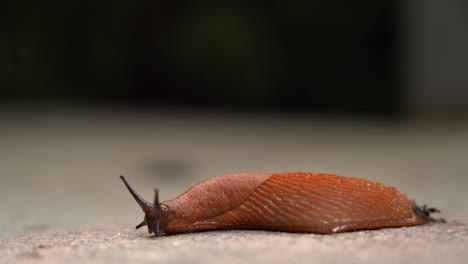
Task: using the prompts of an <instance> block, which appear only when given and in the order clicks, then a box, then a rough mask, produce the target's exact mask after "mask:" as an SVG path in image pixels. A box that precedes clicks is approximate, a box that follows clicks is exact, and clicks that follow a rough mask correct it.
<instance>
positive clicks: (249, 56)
mask: <svg viewBox="0 0 468 264" xmlns="http://www.w3.org/2000/svg"><path fill="white" fill-rule="evenodd" d="M393 7H394V4H393V3H392V2H390V1H370V0H359V1H345V0H333V1H289V2H288V1H286V2H285V1H276V2H267V3H258V2H257V3H254V2H251V1H227V2H222V3H210V4H207V3H205V4H197V5H195V4H193V3H191V2H188V1H178V2H177V3H171V2H168V1H166V2H163V1H148V0H145V1H136V2H132V1H113V2H102V1H97V2H95V1H89V0H84V1H79V2H73V3H69V2H68V3H67V2H62V1H56V0H55V1H53V0H46V1H28V0H23V1H9V2H8V3H7V4H6V6H5V8H4V9H3V11H1V12H2V15H3V16H2V17H1V18H0V19H1V32H2V33H1V35H0V56H1V58H2V59H1V60H0V86H1V94H0V95H1V99H3V101H7V102H21V101H27V102H31V101H32V102H36V101H38V102H41V101H45V102H49V101H85V102H96V103H98V102H103V101H105V102H123V103H138V104H140V103H141V104H150V105H161V104H162V105H172V104H176V105H182V104H183V105H186V104H190V105H193V104H195V105H217V106H237V107H271V108H279V109H305V110H310V111H321V112H346V111H352V112H373V113H374V112H377V113H380V112H381V113H393V112H394V111H396V110H397V107H398V91H397V89H396V87H395V86H396V85H395V84H396V75H395V69H394V68H395V60H396V59H395V49H396V48H395V32H394V30H395V25H394V19H395V18H394V16H395V14H394V8H393Z"/></svg>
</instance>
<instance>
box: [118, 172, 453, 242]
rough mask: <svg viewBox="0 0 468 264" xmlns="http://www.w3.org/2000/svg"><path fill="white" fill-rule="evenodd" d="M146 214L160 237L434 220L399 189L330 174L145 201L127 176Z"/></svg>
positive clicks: (220, 186)
mask: <svg viewBox="0 0 468 264" xmlns="http://www.w3.org/2000/svg"><path fill="white" fill-rule="evenodd" d="M120 178H121V179H122V181H123V182H124V184H125V186H126V187H127V188H128V190H129V191H130V193H131V195H132V196H133V198H135V200H136V201H137V203H138V204H139V205H140V207H141V209H142V210H143V212H144V213H145V218H144V220H143V222H141V223H140V224H139V225H137V226H136V228H137V229H138V228H140V227H142V226H145V225H146V226H148V232H149V233H150V234H151V233H154V235H155V236H161V235H165V234H177V233H186V232H196V231H208V230H220V229H260V230H272V231H285V232H304V233H316V234H332V233H340V232H346V231H353V230H365V229H379V228H385V227H401V226H415V225H421V224H424V223H427V222H445V220H444V219H442V218H441V219H434V218H432V217H431V216H430V214H431V213H435V212H440V211H439V210H437V209H435V208H427V207H426V206H425V205H424V206H418V205H416V204H415V202H414V201H413V200H410V199H408V197H407V196H406V195H405V194H403V193H400V192H398V191H397V190H396V189H395V188H394V187H389V186H385V185H383V184H381V183H378V182H372V181H368V180H366V179H359V178H354V177H344V176H339V175H334V174H326V173H311V172H291V173H277V174H263V173H238V174H228V175H223V176H218V177H214V178H210V179H207V180H204V181H202V182H200V183H198V184H196V185H195V186H193V187H191V188H190V189H188V190H187V191H186V192H185V193H183V194H181V195H180V196H178V197H176V198H174V199H172V200H168V201H165V202H162V203H160V202H159V197H158V190H157V189H155V196H154V203H153V204H151V203H149V202H147V201H145V200H144V199H143V198H142V197H141V196H140V195H139V194H137V193H136V192H135V190H134V189H133V188H132V187H131V186H130V185H129V183H128V182H127V181H126V180H125V178H124V177H123V176H120Z"/></svg>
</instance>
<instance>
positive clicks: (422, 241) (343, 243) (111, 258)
mask: <svg viewBox="0 0 468 264" xmlns="http://www.w3.org/2000/svg"><path fill="white" fill-rule="evenodd" d="M0 242H1V243H0V259H1V260H2V263H22V262H36V263H152V264H154V263H194V262H196V263H225V264H228V263H466V261H467V259H468V251H467V250H466V249H467V247H466V246H467V245H468V227H467V225H466V224H461V223H454V222H452V223H449V224H445V225H442V224H433V225H427V226H419V227H412V228H399V229H384V230H379V231H361V232H351V233H344V234H338V235H313V234H290V233H281V232H266V231H222V232H221V231H217V232H204V233H194V234H184V235H177V236H166V237H149V236H148V234H147V233H145V232H142V231H138V232H137V231H135V230H133V229H129V228H128V227H123V226H112V225H108V226H103V227H93V228H87V229H79V230H76V231H68V232H46V233H39V234H38V233H33V234H28V235H23V236H19V237H13V238H7V239H1V240H0Z"/></svg>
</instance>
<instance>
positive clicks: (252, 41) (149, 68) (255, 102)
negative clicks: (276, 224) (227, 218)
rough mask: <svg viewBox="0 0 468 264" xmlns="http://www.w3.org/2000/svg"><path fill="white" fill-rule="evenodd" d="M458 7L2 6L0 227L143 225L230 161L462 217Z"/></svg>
mask: <svg viewBox="0 0 468 264" xmlns="http://www.w3.org/2000/svg"><path fill="white" fill-rule="evenodd" d="M467 10H468V5H467V4H466V2H465V1H463V0H452V1H444V2H443V3H441V2H440V1H435V0H426V1H422V0H417V1H409V2H404V1H370V0H358V1H352V2H350V1H345V0H333V1H291V2H285V1H282V2H280V1H276V2H275V1H273V2H271V1H269V2H267V3H260V2H255V3H254V2H252V1H225V2H223V3H210V2H207V3H203V4H193V3H192V2H190V1H178V2H177V3H171V2H170V1H169V2H168V1H166V2H164V1H136V2H131V1H113V2H95V1H87V0H85V1H80V2H77V3H65V2H62V1H54V0H46V1H40V2H37V1H27V0H23V1H9V2H7V3H4V4H3V5H2V9H1V11H0V14H1V15H0V110H1V112H0V179H1V182H2V183H1V185H0V206H1V207H0V209H1V210H0V234H6V233H17V232H20V233H21V232H29V231H42V230H48V229H51V228H55V227H58V228H72V227H78V226H83V225H87V224H107V223H127V222H132V223H133V222H135V223H137V222H139V221H140V220H141V218H142V217H143V216H142V215H141V214H140V212H139V209H138V207H137V206H136V204H134V202H133V201H132V198H131V197H130V195H128V194H127V193H126V190H125V189H124V188H123V186H122V184H121V183H120V182H119V180H118V178H117V176H118V175H120V174H125V175H127V177H128V179H129V181H130V182H132V183H134V184H135V187H136V188H137V190H140V192H141V193H142V194H143V196H144V197H147V198H148V200H151V199H152V198H151V195H152V190H153V188H154V187H155V186H157V187H159V188H160V189H161V195H162V198H163V200H164V199H169V198H173V197H175V196H176V195H177V194H179V193H181V192H183V191H184V190H185V189H187V188H188V187H189V186H191V185H192V184H194V183H196V182H197V181H199V180H201V179H204V178H206V177H211V176H215V175H219V174H224V173H229V172H244V171H256V172H281V171H298V170H304V171H324V172H332V173H338V174H343V175H353V176H357V177H363V178H368V179H371V180H376V181H382V182H384V183H386V184H388V185H393V186H396V187H397V188H398V189H400V190H402V191H404V192H405V193H408V195H409V196H411V197H413V198H415V199H416V200H418V201H422V203H428V204H430V205H434V206H437V207H440V208H442V209H443V210H444V211H448V214H449V215H455V216H458V215H461V216H467V215H468V209H467V208H466V204H467V202H468V198H467V196H466V195H464V194H463V193H464V192H465V190H464V189H465V188H464V187H466V184H467V183H468V182H467V181H468V179H467V178H468V177H467V175H466V173H467V171H468V165H467V161H468V160H467V157H468V122H467V115H468V103H467V102H468V74H467V70H468V48H467V47H468V26H467V25H468V11H467Z"/></svg>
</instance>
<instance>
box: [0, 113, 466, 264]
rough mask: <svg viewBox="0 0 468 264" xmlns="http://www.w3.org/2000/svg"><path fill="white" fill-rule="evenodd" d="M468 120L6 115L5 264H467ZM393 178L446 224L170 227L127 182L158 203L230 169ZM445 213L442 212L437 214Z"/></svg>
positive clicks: (2, 140)
mask: <svg viewBox="0 0 468 264" xmlns="http://www.w3.org/2000/svg"><path fill="white" fill-rule="evenodd" d="M467 157H468V122H467V120H464V119H455V120H403V121H395V120H366V119H351V118H348V119H324V118H318V117H314V116H293V115H272V114H252V113H248V114H235V113H211V112H183V111H162V110H161V111H141V110H139V111H135V110H116V109H89V108H76V109H54V108H52V109H51V108H33V109H18V108H8V109H6V108H5V109H3V110H2V111H0V263H1V264H3V263H114V262H115V263H192V262H197V263H220V262H221V263H224V264H228V263H240V262H242V263H245V262H247V263H415V262H417V263H425V264H427V263H445V264H448V263H467V261H466V260H467V259H468V253H467V252H468V227H467V225H468V206H467V204H468V195H466V186H468V175H467V172H468V162H467V161H468V159H467ZM288 171H313V172H328V173H336V174H340V175H344V176H355V177H360V178H366V179H369V180H372V181H378V182H382V183H384V184H386V185H390V186H395V187H396V188H397V189H398V190H400V191H401V192H403V193H405V194H407V195H408V196H409V197H410V198H412V199H415V200H416V202H417V203H418V204H420V205H423V204H428V205H430V206H434V207H437V208H439V209H441V210H442V216H443V217H444V218H446V219H447V220H448V223H447V224H429V225H423V226H417V227H408V228H406V227H405V228H392V229H381V230H374V231H359V232H350V233H344V234H337V235H314V234H293V233H282V232H266V231H216V232H202V233H194V234H183V235H175V236H165V237H158V238H155V237H152V236H149V235H148V233H147V231H146V229H145V228H142V229H139V230H135V229H134V226H135V225H136V224H138V223H139V222H141V220H142V219H143V214H142V212H141V210H140V208H139V207H138V206H137V204H136V203H135V201H134V200H133V198H132V197H131V196H130V194H129V193H128V191H127V190H126V189H125V187H124V186H123V184H122V182H121V181H120V180H119V179H118V176H119V175H125V176H126V177H127V179H128V180H129V182H130V183H131V184H132V185H133V186H134V188H135V189H136V190H137V191H138V192H139V193H140V194H141V195H142V196H143V197H145V198H146V199H147V200H151V199H152V195H153V188H155V187H157V188H159V189H160V196H161V197H160V198H161V200H162V201H164V200H168V199H172V198H174V197H176V196H177V195H179V194H181V193H182V192H184V191H185V190H186V189H188V188H189V187H190V186H192V185H193V184H195V183H197V182H199V181H201V180H203V179H206V178H208V177H213V176H217V175H221V174H226V173H233V172H265V173H272V172H288ZM437 217H438V216H437Z"/></svg>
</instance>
